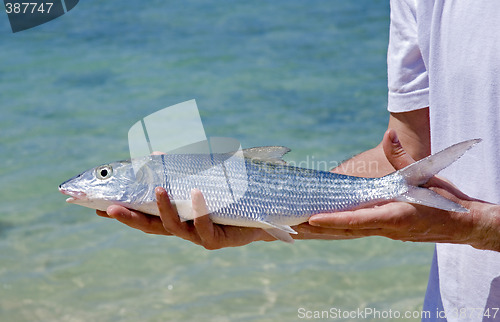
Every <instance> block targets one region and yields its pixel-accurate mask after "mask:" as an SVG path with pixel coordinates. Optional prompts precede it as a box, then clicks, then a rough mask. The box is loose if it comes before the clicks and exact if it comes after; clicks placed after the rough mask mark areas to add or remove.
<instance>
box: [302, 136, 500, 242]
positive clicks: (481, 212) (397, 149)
mask: <svg viewBox="0 0 500 322" xmlns="http://www.w3.org/2000/svg"><path fill="white" fill-rule="evenodd" d="M382 144H383V148H384V152H385V154H386V157H387V159H388V160H389V161H390V162H391V164H392V165H393V166H394V167H395V168H396V169H397V170H399V169H401V168H403V167H405V166H407V165H409V164H411V163H413V162H414V160H413V159H412V158H411V156H409V155H408V154H407V153H406V152H405V150H404V149H403V147H402V146H401V143H400V142H399V140H398V139H397V136H396V133H395V132H394V131H392V130H388V131H387V132H386V134H385V135H384V139H383V143H382ZM426 187H428V188H430V189H432V190H434V191H435V192H437V193H439V194H441V195H443V196H444V197H446V198H448V199H451V200H452V201H454V202H456V203H459V204H461V205H462V206H464V207H466V208H468V209H470V212H469V213H457V212H449V211H444V210H440V209H435V208H429V207H425V206H420V205H414V204H409V203H405V202H389V203H384V204H381V205H378V206H375V207H371V208H363V209H357V210H353V211H344V212H336V213H329V214H326V213H325V214H317V215H314V216H312V217H311V218H310V219H309V224H310V225H301V226H299V227H298V229H299V231H300V232H302V233H307V234H315V235H316V236H317V238H324V239H332V238H335V237H337V238H346V237H350V238H358V237H365V236H384V237H388V238H391V239H396V240H402V241H414V242H438V243H459V244H469V245H471V246H473V247H476V248H480V249H490V250H496V251H500V210H499V206H498V205H492V204H489V203H486V202H482V201H479V200H476V199H472V198H470V197H468V196H466V195H465V194H464V193H462V192H461V191H459V190H458V189H457V188H456V187H455V186H453V185H452V184H451V183H449V182H448V181H446V180H444V179H441V178H439V177H433V178H432V179H431V180H429V182H428V183H427V185H426Z"/></svg>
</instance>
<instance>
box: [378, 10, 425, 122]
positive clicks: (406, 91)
mask: <svg viewBox="0 0 500 322" xmlns="http://www.w3.org/2000/svg"><path fill="white" fill-rule="evenodd" d="M417 31H418V28H417V18H416V0H391V25H390V34H389V48H388V50H387V67H388V68H387V76H388V87H389V95H388V107H387V109H388V110H389V112H395V113H398V112H408V111H413V110H417V109H421V108H424V107H427V106H429V79H428V75H427V69H426V67H425V63H424V61H423V59H422V55H421V52H420V48H419V45H418V35H417Z"/></svg>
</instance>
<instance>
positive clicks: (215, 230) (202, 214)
mask: <svg viewBox="0 0 500 322" xmlns="http://www.w3.org/2000/svg"><path fill="white" fill-rule="evenodd" d="M155 195H156V200H157V205H158V209H159V212H160V216H159V217H158V216H152V215H148V214H145V213H142V212H139V211H135V210H130V209H127V208H125V207H122V206H118V205H113V206H109V207H108V209H107V211H100V210H97V211H96V213H97V214H98V215H99V216H101V217H108V218H114V219H116V220H118V221H120V222H122V223H124V224H125V225H127V226H129V227H131V228H135V229H138V230H141V231H143V232H145V233H148V234H157V235H169V236H177V237H180V238H183V239H186V240H189V241H191V242H193V243H195V244H198V245H201V246H203V247H205V248H206V249H211V250H213V249H219V248H224V247H237V246H243V245H246V244H249V243H251V242H253V241H257V240H266V241H272V240H275V239H274V238H273V237H271V236H270V235H268V234H266V233H265V232H264V231H263V230H262V229H259V228H251V227H237V226H229V225H218V224H214V223H213V222H212V220H210V218H209V216H208V215H207V206H206V203H205V199H204V198H203V194H202V193H201V192H200V191H199V190H193V192H192V194H191V196H192V207H193V211H194V212H195V219H194V220H192V221H184V222H182V221H181V220H180V218H179V215H178V214H177V211H176V210H175V208H174V207H173V206H172V205H171V203H170V199H169V197H168V195H167V192H166V191H165V189H163V188H161V187H158V188H156V189H155Z"/></svg>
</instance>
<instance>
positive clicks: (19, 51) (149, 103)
mask: <svg viewBox="0 0 500 322" xmlns="http://www.w3.org/2000/svg"><path fill="white" fill-rule="evenodd" d="M388 5H389V4H388V1H386V0H377V1H374V0H360V1H340V0H329V1H319V0H318V1H304V0H286V1H285V0H276V1H259V0H257V1H251V2H248V1H229V0H218V1H202V0H198V1H186V0H184V1H176V2H172V1H156V0H155V1H149V2H147V4H146V3H145V2H132V1H128V2H125V1H116V0H109V1H92V0H87V1H82V2H80V3H79V4H78V6H77V7H76V8H75V9H73V10H72V11H71V12H69V13H68V14H66V15H64V16H63V17H61V18H58V19H56V20H54V21H52V22H49V23H47V24H44V25H42V26H40V27H37V28H34V29H31V30H28V31H24V32H20V33H16V34H12V33H11V31H10V27H9V25H8V20H7V17H6V15H3V17H2V18H0V37H1V41H0V59H1V60H0V93H1V94H0V108H1V114H0V115H1V116H0V130H1V136H0V155H1V156H2V161H1V167H0V198H1V199H0V200H1V205H2V207H1V210H0V320H1V321H137V320H139V319H141V320H147V321H164V320H171V321H179V320H186V321H193V320H199V319H204V320H209V321H234V320H244V321H277V320H300V318H299V316H298V310H299V309H300V308H303V309H305V310H309V311H315V310H329V309H330V308H337V309H340V310H343V311H344V310H345V311H349V310H356V309H358V308H361V309H363V308H375V309H378V310H389V309H391V310H393V311H394V310H400V311H405V310H416V309H419V308H420V307H421V303H422V299H423V295H424V292H425V287H426V279H427V274H428V266H429V264H430V259H431V254H432V245H419V244H410V243H401V242H396V241H391V240H387V239H383V238H368V239H362V240H354V241H299V242H297V243H296V244H295V245H293V246H290V245H286V244H284V243H279V242H273V243H255V244H253V245H249V246H246V247H242V248H237V249H223V250H219V251H206V250H204V249H202V248H200V247H197V246H195V245H191V244H190V243H187V242H184V241H182V240H179V239H176V238H168V237H163V236H149V235H146V234H144V233H141V232H138V231H134V230H132V229H130V228H128V227H125V226H122V225H121V224H119V223H117V222H114V221H112V220H106V219H104V218H100V217H97V216H96V215H95V214H94V212H92V211H91V210H89V209H85V208H82V207H78V206H74V205H68V204H66V203H65V202H64V200H65V197H64V196H62V195H61V194H59V192H58V191H57V186H58V185H59V184H60V183H61V182H62V181H64V180H66V179H67V178H69V177H71V176H73V175H75V174H76V173H78V172H80V171H81V170H84V169H87V168H89V167H92V166H95V165H97V164H100V163H104V162H107V161H112V160H117V159H123V158H127V155H128V150H127V149H128V143H127V131H128V129H129V128H130V126H131V125H133V124H134V123H135V122H136V121H138V120H139V119H140V118H142V117H144V116H146V115H148V114H150V113H152V112H155V111H157V110H159V109H161V108H163V107H166V106H169V105H173V104H176V103H179V102H182V101H185V100H188V99H192V98H195V99H196V100H197V102H198V106H199V108H200V110H201V115H202V119H203V122H204V124H205V128H206V131H207V133H208V134H209V135H212V136H230V137H235V138H237V139H238V140H240V142H241V143H242V145H243V147H252V146H259V145H286V146H289V147H290V148H292V150H293V151H292V152H291V153H290V154H289V155H287V158H288V160H291V161H292V160H293V161H295V162H300V161H301V160H306V159H307V158H309V159H311V158H314V159H315V160H324V161H328V162H331V161H341V160H344V159H346V158H348V157H349V156H352V155H353V154H355V153H359V152H361V151H363V150H365V149H367V148H370V147H372V146H374V145H376V144H377V143H378V142H379V141H380V139H381V136H382V133H383V131H384V129H385V127H386V121H387V112H386V110H385V105H386V63H385V54H386V47H387V38H388V20H389V8H388ZM173 139H175V138H173ZM313 166H314V164H313ZM337 320H339V319H337ZM347 320H349V319H347ZM351 320H353V319H351ZM365 320H370V319H365ZM384 320H386V319H384Z"/></svg>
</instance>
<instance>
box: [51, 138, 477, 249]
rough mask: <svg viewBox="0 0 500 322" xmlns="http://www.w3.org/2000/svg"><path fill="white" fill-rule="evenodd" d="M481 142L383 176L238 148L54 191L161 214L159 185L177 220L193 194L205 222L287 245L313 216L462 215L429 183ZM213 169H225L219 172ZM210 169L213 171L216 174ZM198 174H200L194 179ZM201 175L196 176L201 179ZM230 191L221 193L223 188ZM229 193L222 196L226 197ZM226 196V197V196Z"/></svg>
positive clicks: (100, 171)
mask: <svg viewBox="0 0 500 322" xmlns="http://www.w3.org/2000/svg"><path fill="white" fill-rule="evenodd" d="M478 142H480V139H476V140H469V141H464V142H461V143H458V144H455V145H453V146H451V147H448V148H446V149H445V150H443V151H441V152H438V153H436V154H434V155H431V156H428V157H427V158H424V159H422V160H420V161H418V162H415V163H413V164H411V165H409V166H408V167H406V168H404V169H401V170H399V171H396V172H393V173H391V174H389V175H387V176H384V177H381V178H360V177H353V176H346V175H339V174H336V173H331V172H325V171H316V170H310V169H305V168H298V167H293V166H288V165H286V164H285V162H284V161H283V160H282V159H281V158H282V156H283V155H284V154H285V153H287V152H288V151H290V150H289V149H288V148H286V147H261V148H252V149H246V150H243V152H244V155H243V156H241V157H240V161H243V162H229V163H228V160H231V158H230V157H231V155H227V154H212V155H206V154H205V155H204V154H164V155H150V156H147V157H144V158H141V159H134V162H135V165H137V164H140V165H141V166H140V168H139V169H138V170H135V171H134V166H133V163H134V162H132V161H130V160H127V161H117V162H112V163H109V164H105V165H101V166H98V167H96V168H93V169H90V170H87V171H85V172H83V173H81V174H79V175H77V176H75V177H73V178H71V179H69V180H67V181H65V182H64V183H62V184H61V185H60V186H59V190H60V192H62V193H63V194H65V195H69V196H70V198H68V199H67V200H66V201H67V202H69V203H74V204H78V205H81V206H85V207H89V208H93V209H99V210H106V208H107V207H108V206H109V205H113V204H118V205H122V206H125V207H127V208H130V209H135V210H138V211H142V212H145V213H148V214H151V215H159V212H158V208H157V207H156V200H155V195H154V188H155V187H157V186H161V187H164V188H165V189H166V191H167V192H168V194H169V197H170V198H171V200H172V202H173V203H174V205H175V206H176V207H177V210H178V212H179V215H180V216H181V218H184V219H186V220H187V219H191V218H190V214H191V211H190V205H191V202H190V198H191V197H190V193H191V190H192V189H195V188H196V189H199V190H201V192H202V193H203V195H204V197H205V200H206V203H207V207H208V209H209V211H210V218H211V219H212V220H213V221H214V222H215V223H219V224H225V225H236V226H243V227H260V228H263V229H265V230H266V231H267V232H268V233H269V234H271V235H272V236H274V237H275V238H277V239H280V240H283V241H285V242H293V239H292V238H291V236H290V235H289V234H290V233H291V234H296V232H295V231H294V230H293V229H292V228H291V227H290V226H294V225H298V224H300V223H303V222H306V221H307V220H308V219H309V217H310V216H311V215H313V214H316V213H320V212H332V211H341V210H348V209H353V208H355V207H358V206H362V205H366V204H370V203H375V202H379V201H383V200H397V201H404V202H409V203H416V204H421V205H425V206H429V207H434V208H439V209H444V210H448V211H457V212H467V211H468V210H467V209H465V208H463V207H462V206H460V205H458V204H456V203H454V202H452V201H451V200H449V199H446V198H444V197H442V196H440V195H439V194H437V193H435V192H433V191H432V190H429V189H426V188H422V187H420V186H421V185H423V184H425V183H426V182H427V181H428V180H429V178H431V177H432V176H434V175H435V174H436V173H438V172H439V171H441V170H442V169H444V168H446V167H447V166H448V165H450V164H451V163H453V162H455V161H456V160H457V159H458V158H460V157H461V156H462V155H463V154H464V153H465V152H466V151H467V150H468V149H470V148H471V147H472V146H473V145H475V144H477V143H478ZM214 164H215V165H223V171H220V167H219V168H217V167H214ZM213 169H215V170H213ZM193 174H197V175H193ZM200 174H201V175H200ZM224 183H225V184H226V186H227V187H229V189H227V187H226V188H225V189H223V187H222V185H223V184H224ZM224 191H226V193H224ZM227 191H228V192H227Z"/></svg>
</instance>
